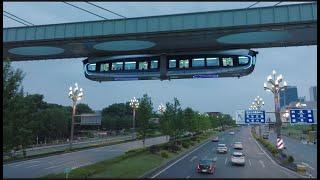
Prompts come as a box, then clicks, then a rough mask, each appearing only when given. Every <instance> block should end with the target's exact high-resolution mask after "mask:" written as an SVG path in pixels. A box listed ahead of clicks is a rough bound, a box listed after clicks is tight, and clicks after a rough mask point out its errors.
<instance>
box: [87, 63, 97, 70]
mask: <svg viewBox="0 0 320 180" xmlns="http://www.w3.org/2000/svg"><path fill="white" fill-rule="evenodd" d="M88 70H89V71H96V64H89V65H88Z"/></svg>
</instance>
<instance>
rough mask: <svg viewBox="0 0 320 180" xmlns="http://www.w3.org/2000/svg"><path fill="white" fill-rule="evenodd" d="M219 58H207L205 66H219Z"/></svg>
mask: <svg viewBox="0 0 320 180" xmlns="http://www.w3.org/2000/svg"><path fill="white" fill-rule="evenodd" d="M219 64H220V63H219V58H207V66H219Z"/></svg>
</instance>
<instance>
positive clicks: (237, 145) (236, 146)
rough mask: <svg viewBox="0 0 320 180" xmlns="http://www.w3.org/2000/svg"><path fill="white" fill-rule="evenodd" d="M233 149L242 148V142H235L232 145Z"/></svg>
mask: <svg viewBox="0 0 320 180" xmlns="http://www.w3.org/2000/svg"><path fill="white" fill-rule="evenodd" d="M233 148H234V149H243V145H242V142H235V143H234V145H233Z"/></svg>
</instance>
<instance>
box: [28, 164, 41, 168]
mask: <svg viewBox="0 0 320 180" xmlns="http://www.w3.org/2000/svg"><path fill="white" fill-rule="evenodd" d="M36 166H40V164H35V165H32V166H28V167H27V168H32V167H36Z"/></svg>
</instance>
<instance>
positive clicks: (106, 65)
mask: <svg viewBox="0 0 320 180" xmlns="http://www.w3.org/2000/svg"><path fill="white" fill-rule="evenodd" d="M100 71H109V63H103V64H101V65H100Z"/></svg>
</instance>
